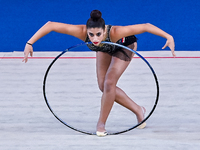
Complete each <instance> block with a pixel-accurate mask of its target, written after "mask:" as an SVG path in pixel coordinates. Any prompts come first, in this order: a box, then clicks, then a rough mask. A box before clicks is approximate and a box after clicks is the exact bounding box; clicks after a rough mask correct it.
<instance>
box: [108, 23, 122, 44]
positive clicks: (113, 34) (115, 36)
mask: <svg viewBox="0 0 200 150" xmlns="http://www.w3.org/2000/svg"><path fill="white" fill-rule="evenodd" d="M122 28H123V26H112V27H111V29H110V38H111V41H112V42H114V43H115V42H117V41H118V40H119V39H121V38H123V37H121V35H120V34H119V30H121V29H122Z"/></svg>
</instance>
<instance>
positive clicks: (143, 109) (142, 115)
mask: <svg viewBox="0 0 200 150" xmlns="http://www.w3.org/2000/svg"><path fill="white" fill-rule="evenodd" d="M145 112H146V109H145V108H144V107H143V106H140V112H139V113H138V115H137V120H138V123H140V122H142V121H143V120H144V117H145ZM145 127H146V122H144V123H142V124H141V125H139V126H138V127H137V128H139V129H143V128H145Z"/></svg>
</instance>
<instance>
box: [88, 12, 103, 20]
mask: <svg viewBox="0 0 200 150" xmlns="http://www.w3.org/2000/svg"><path fill="white" fill-rule="evenodd" d="M101 16H102V14H101V12H100V11H99V10H93V11H92V12H91V13H90V17H91V19H92V20H93V21H97V20H99V19H101Z"/></svg>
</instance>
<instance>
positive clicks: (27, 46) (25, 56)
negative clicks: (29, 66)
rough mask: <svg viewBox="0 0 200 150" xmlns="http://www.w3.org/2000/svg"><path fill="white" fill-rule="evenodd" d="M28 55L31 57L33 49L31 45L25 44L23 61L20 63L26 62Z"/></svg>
mask: <svg viewBox="0 0 200 150" xmlns="http://www.w3.org/2000/svg"><path fill="white" fill-rule="evenodd" d="M29 53H30V56H31V57H32V56H33V47H32V45H29V44H26V46H25V48H24V59H23V61H22V62H25V63H26V62H27V61H28V55H29Z"/></svg>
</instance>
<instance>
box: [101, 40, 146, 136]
mask: <svg viewBox="0 0 200 150" xmlns="http://www.w3.org/2000/svg"><path fill="white" fill-rule="evenodd" d="M133 46H134V48H135V50H136V49H137V43H134V45H133ZM130 48H131V47H130ZM129 63H130V61H129V62H128V61H126V62H125V61H123V60H119V59H118V58H112V57H111V56H110V55H109V54H106V53H102V52H98V53H97V78H98V84H99V88H100V89H101V91H102V92H103V95H102V101H101V102H102V103H101V112H100V117H99V121H98V123H97V131H101V132H102V131H105V122H106V120H107V117H108V115H109V113H110V110H111V108H112V106H113V103H114V101H116V102H117V103H119V104H121V105H122V106H124V107H126V108H127V109H129V110H131V111H132V112H133V113H135V114H136V116H137V119H138V122H141V121H142V120H143V119H144V116H143V111H142V108H141V107H140V106H139V105H137V104H136V103H135V102H134V101H132V100H131V99H130V98H129V97H128V96H127V95H126V93H125V92H124V91H122V90H121V89H120V88H118V87H116V84H117V81H118V79H119V77H120V76H121V74H122V73H123V72H124V70H125V69H126V68H127V66H128V65H129ZM119 68H120V69H119Z"/></svg>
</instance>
